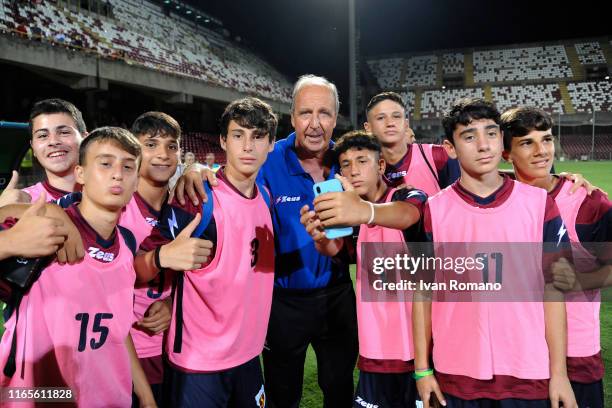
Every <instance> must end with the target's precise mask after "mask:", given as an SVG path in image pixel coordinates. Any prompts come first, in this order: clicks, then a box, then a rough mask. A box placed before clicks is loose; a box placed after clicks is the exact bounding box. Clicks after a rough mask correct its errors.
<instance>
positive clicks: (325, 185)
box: [312, 179, 353, 239]
mask: <svg viewBox="0 0 612 408" xmlns="http://www.w3.org/2000/svg"><path fill="white" fill-rule="evenodd" d="M312 189H313V191H314V193H315V197H318V196H319V195H321V194H324V193H341V192H342V191H344V189H343V188H342V183H340V180H337V179H333V180H327V181H322V182H320V183H316V184H315V185H314V186H313V187H312ZM352 233H353V228H351V227H333V228H325V236H326V237H327V239H336V238H342V237H346V236H349V235H351V234H352Z"/></svg>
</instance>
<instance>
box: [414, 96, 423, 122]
mask: <svg viewBox="0 0 612 408" xmlns="http://www.w3.org/2000/svg"><path fill="white" fill-rule="evenodd" d="M422 94H423V90H421V89H416V90H415V91H414V119H415V120H421V95H422Z"/></svg>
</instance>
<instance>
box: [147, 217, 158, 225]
mask: <svg viewBox="0 0 612 408" xmlns="http://www.w3.org/2000/svg"><path fill="white" fill-rule="evenodd" d="M145 222H146V223H147V224H149V225H150V226H152V227H157V224H158V222H157V220H156V219H155V218H152V217H145Z"/></svg>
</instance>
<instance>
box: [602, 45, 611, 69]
mask: <svg viewBox="0 0 612 408" xmlns="http://www.w3.org/2000/svg"><path fill="white" fill-rule="evenodd" d="M599 46H600V47H601V51H603V54H604V57H605V58H606V62H607V63H608V66H612V45H610V43H609V42H608V41H601V42H600V43H599Z"/></svg>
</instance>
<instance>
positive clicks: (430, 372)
mask: <svg viewBox="0 0 612 408" xmlns="http://www.w3.org/2000/svg"><path fill="white" fill-rule="evenodd" d="M433 373H434V370H433V369H431V368H429V369H427V370H419V371H415V372H414V373H412V378H414V379H415V380H417V381H418V380H420V379H421V378H425V377H429V376H430V375H433Z"/></svg>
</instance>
